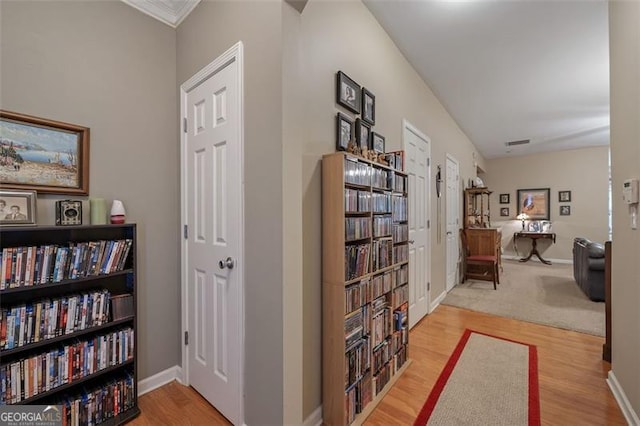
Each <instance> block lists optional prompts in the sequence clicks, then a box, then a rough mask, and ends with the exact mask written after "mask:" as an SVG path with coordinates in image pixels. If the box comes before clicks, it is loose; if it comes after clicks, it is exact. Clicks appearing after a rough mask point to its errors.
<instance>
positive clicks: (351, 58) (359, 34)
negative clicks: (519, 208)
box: [285, 0, 484, 418]
mask: <svg viewBox="0 0 640 426" xmlns="http://www.w3.org/2000/svg"><path fill="white" fill-rule="evenodd" d="M299 25H300V27H299V34H300V48H301V49H302V51H301V60H300V62H299V65H298V66H299V75H300V76H301V77H302V79H303V81H302V82H301V87H302V91H301V93H300V96H301V99H300V100H299V103H298V108H299V109H302V110H303V114H304V118H303V126H304V137H303V138H302V139H301V140H300V141H299V144H300V145H301V147H302V157H301V158H298V159H297V160H296V159H291V160H290V161H294V163H295V162H296V161H297V162H298V163H297V164H294V165H295V167H300V168H301V169H302V185H301V186H302V188H301V190H302V208H303V211H302V226H303V228H302V236H303V249H302V252H301V253H297V254H296V253H293V254H292V255H295V258H294V259H296V260H297V261H299V262H301V264H302V265H303V304H304V311H303V330H304V345H303V350H304V353H303V374H304V376H303V379H304V382H303V386H304V410H303V415H304V417H305V418H306V417H307V416H309V414H311V413H312V412H313V410H315V409H316V408H317V407H318V406H319V405H320V404H321V402H322V401H321V386H322V380H321V377H322V376H321V373H322V372H321V300H322V293H321V279H322V274H321V271H322V256H321V254H322V252H321V248H322V247H321V241H322V227H321V212H322V208H321V158H322V155H323V154H326V153H330V152H333V151H335V117H336V113H337V112H338V111H342V112H346V111H344V110H342V109H340V108H339V107H338V106H337V105H336V103H335V75H336V72H337V71H338V70H342V71H344V72H345V73H346V74H347V75H349V76H350V77H351V78H353V79H354V80H355V81H356V82H357V83H358V84H360V85H361V86H366V87H367V88H368V89H370V90H371V91H372V92H373V93H374V95H375V96H376V125H375V126H374V130H375V131H377V132H379V133H381V134H382V135H384V136H385V137H386V146H387V150H396V149H401V148H402V145H401V144H402V120H403V119H407V120H408V121H409V122H410V123H411V124H413V125H414V126H416V127H417V128H418V129H420V130H421V131H422V132H423V133H425V134H426V135H427V136H428V137H429V138H431V158H432V166H433V167H432V182H433V181H434V177H435V172H436V168H435V165H438V164H442V165H443V167H444V163H445V155H446V153H450V154H452V155H453V156H454V157H456V158H457V159H458V161H459V162H460V170H461V175H462V178H463V179H464V181H466V179H468V178H469V177H475V169H474V167H473V157H472V152H475V148H474V146H473V145H472V144H471V142H470V141H469V139H468V138H467V137H466V136H465V135H464V134H463V132H462V131H461V130H460V128H459V127H458V126H457V124H456V123H455V122H454V120H453V119H452V118H451V116H450V115H449V114H448V113H447V111H446V110H445V109H444V107H443V106H442V105H441V104H440V102H439V101H438V100H437V99H436V97H435V96H434V94H433V93H432V92H431V90H430V89H429V88H428V87H427V86H426V85H425V83H424V82H423V81H422V80H421V79H420V77H419V76H418V74H417V73H416V72H415V71H414V69H413V68H412V67H411V66H410V65H409V63H408V62H407V61H406V59H405V58H404V56H403V55H402V54H401V52H400V51H399V50H398V49H397V47H396V46H395V45H394V44H393V42H392V41H391V39H390V38H389V36H388V35H387V34H386V32H385V31H384V30H383V29H382V27H381V26H380V25H379V24H378V22H377V21H376V20H375V18H374V17H373V16H372V15H371V13H370V12H369V10H368V9H367V8H366V7H365V6H364V5H363V4H362V3H361V2H356V1H349V2H334V1H322V0H311V1H310V2H309V3H308V4H307V6H306V7H305V9H304V11H303V12H302V15H301V16H300V23H299ZM285 110H286V108H285ZM350 115H351V116H352V117H353V115H352V114H350ZM483 161H484V160H483V159H482V158H481V157H480V156H479V155H478V162H479V163H480V164H482V163H483ZM433 185H435V184H433ZM432 193H433V188H432ZM444 205H445V203H444V202H443V203H442V206H443V207H442V208H443V209H444ZM443 212H444V210H443ZM430 215H431V219H432V223H433V224H434V226H433V227H432V229H433V230H435V220H436V202H435V198H434V199H433V201H432V209H431V212H430ZM443 223H444V219H443ZM443 235H444V226H443ZM444 241H445V239H444V237H443V238H442V243H440V244H438V243H437V236H436V234H435V232H432V238H431V249H432V257H431V265H432V270H431V282H432V291H431V295H432V299H435V298H436V297H437V296H438V295H440V294H441V293H442V292H443V291H444V286H445V270H444V264H445V245H444Z"/></svg>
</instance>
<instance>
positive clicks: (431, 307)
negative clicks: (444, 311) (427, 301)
mask: <svg viewBox="0 0 640 426" xmlns="http://www.w3.org/2000/svg"><path fill="white" fill-rule="evenodd" d="M445 297H447V292H446V291H443V292H442V293H440V296H438V297H436V299H435V300H434V301H433V302H431V305H430V306H429V313H431V312H433V310H434V309H435V308H437V307H438V306H439V305H440V302H442V301H443V300H444V298H445Z"/></svg>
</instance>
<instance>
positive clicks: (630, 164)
mask: <svg viewBox="0 0 640 426" xmlns="http://www.w3.org/2000/svg"><path fill="white" fill-rule="evenodd" d="M639 22H640V2H637V1H612V2H609V37H610V38H609V52H610V64H611V65H610V66H611V160H612V161H611V165H612V171H613V173H612V174H613V244H612V248H613V267H612V284H611V293H612V295H611V298H612V327H613V333H612V336H613V338H612V349H613V353H612V369H613V373H614V374H615V376H616V378H617V379H618V381H619V382H620V385H621V386H622V388H623V390H624V392H625V394H626V396H627V398H628V399H629V402H630V403H631V406H632V408H633V410H634V411H635V413H636V415H639V414H640V370H639V369H638V359H639V358H640V310H639V309H638V305H639V304H640V263H639V262H638V259H640V230H631V227H630V219H629V207H628V206H627V205H625V204H623V202H622V197H621V188H622V182H623V181H624V180H625V179H629V178H640V25H638V23H639ZM636 419H637V417H636Z"/></svg>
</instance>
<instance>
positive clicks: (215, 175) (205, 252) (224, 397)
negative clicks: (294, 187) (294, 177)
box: [182, 60, 243, 424]
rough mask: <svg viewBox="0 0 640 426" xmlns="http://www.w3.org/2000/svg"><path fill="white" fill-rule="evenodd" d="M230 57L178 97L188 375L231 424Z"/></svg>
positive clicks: (234, 204) (233, 210) (235, 308)
mask: <svg viewBox="0 0 640 426" xmlns="http://www.w3.org/2000/svg"><path fill="white" fill-rule="evenodd" d="M237 62H238V61H237V60H232V61H228V62H226V63H224V64H221V66H220V67H219V68H218V69H215V70H213V71H212V73H211V75H210V76H209V77H207V78H206V79H204V77H203V79H204V80H203V81H202V82H200V83H199V84H197V85H196V86H195V87H193V88H192V89H191V90H188V91H186V93H184V97H183V100H182V101H183V103H182V105H183V113H184V114H185V118H186V120H185V127H186V128H185V129H184V130H185V134H184V138H183V140H184V145H183V149H184V152H183V185H184V186H183V190H184V194H183V203H184V204H183V219H184V220H185V223H184V225H185V226H186V228H185V236H186V242H185V245H183V247H184V253H183V260H184V263H185V265H186V270H185V271H184V275H183V277H184V279H185V280H186V298H187V305H186V306H187V308H186V309H187V314H186V323H187V331H188V344H187V345H186V352H187V354H186V360H187V363H188V368H187V374H186V375H187V382H188V383H189V384H190V385H191V386H193V387H194V388H195V389H196V390H197V391H198V392H199V393H200V394H201V395H202V396H203V397H204V398H205V399H207V400H208V401H209V402H210V403H211V404H212V405H213V406H215V407H216V409H218V411H220V412H221V413H222V414H223V415H224V416H225V417H227V418H228V419H229V420H230V421H231V422H232V423H234V424H239V423H241V422H242V415H241V410H242V377H241V368H242V360H243V346H242V339H243V326H242V315H243V309H242V275H241V271H242V268H243V265H242V257H241V255H242V252H241V235H242V187H241V181H242V179H241V178H242V176H241V170H242V157H241V109H240V104H239V102H241V97H240V86H239V85H240V81H239V79H240V77H239V72H238V66H239V65H238V63H237ZM198 75H199V74H197V75H196V77H197V76H198ZM194 78H195V77H194ZM185 84H186V83H185ZM183 86H184V85H183Z"/></svg>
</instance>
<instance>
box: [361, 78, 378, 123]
mask: <svg viewBox="0 0 640 426" xmlns="http://www.w3.org/2000/svg"><path fill="white" fill-rule="evenodd" d="M362 119H363V120H364V121H366V122H367V123H369V124H371V125H372V126H373V125H374V124H376V97H375V96H374V94H373V93H371V92H370V91H369V90H367V89H366V88H364V87H363V88H362Z"/></svg>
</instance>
